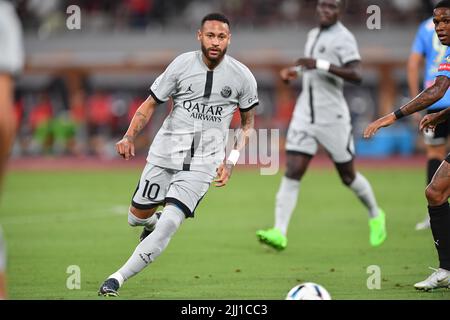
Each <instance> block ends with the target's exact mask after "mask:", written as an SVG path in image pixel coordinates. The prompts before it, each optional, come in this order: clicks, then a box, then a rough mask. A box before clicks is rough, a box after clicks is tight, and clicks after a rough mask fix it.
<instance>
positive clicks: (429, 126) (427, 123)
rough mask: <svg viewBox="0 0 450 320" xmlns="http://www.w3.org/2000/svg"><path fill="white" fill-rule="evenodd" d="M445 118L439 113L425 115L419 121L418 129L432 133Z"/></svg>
mask: <svg viewBox="0 0 450 320" xmlns="http://www.w3.org/2000/svg"><path fill="white" fill-rule="evenodd" d="M445 120H446V117H445V116H443V115H442V114H441V113H440V112H437V113H431V114H427V115H426V116H424V117H423V118H422V120H420V124H419V129H420V131H423V130H431V131H434V129H436V125H438V124H439V123H441V122H444V121H445Z"/></svg>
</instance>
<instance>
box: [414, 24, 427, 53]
mask: <svg viewBox="0 0 450 320" xmlns="http://www.w3.org/2000/svg"><path fill="white" fill-rule="evenodd" d="M425 32H426V30H425V25H424V24H421V25H420V27H419V28H418V29H417V33H416V37H415V38H414V42H413V44H412V47H411V52H412V53H418V54H421V55H425V53H426V49H427V45H426V34H425Z"/></svg>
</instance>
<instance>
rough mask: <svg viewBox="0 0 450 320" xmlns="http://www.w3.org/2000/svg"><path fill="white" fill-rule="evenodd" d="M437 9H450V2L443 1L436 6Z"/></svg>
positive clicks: (449, 0) (447, 0) (448, 0)
mask: <svg viewBox="0 0 450 320" xmlns="http://www.w3.org/2000/svg"><path fill="white" fill-rule="evenodd" d="M437 8H450V0H441V1H439V2H438V3H436V5H435V6H434V9H437Z"/></svg>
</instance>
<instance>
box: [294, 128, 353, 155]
mask: <svg viewBox="0 0 450 320" xmlns="http://www.w3.org/2000/svg"><path fill="white" fill-rule="evenodd" d="M319 143H320V144H321V145H322V146H323V147H324V148H325V150H326V151H327V152H328V154H329V155H330V157H331V159H332V160H333V161H334V162H335V163H345V162H349V161H351V160H352V159H353V157H354V153H355V145H354V142H353V134H352V126H351V124H347V123H334V124H326V125H323V124H314V123H308V122H305V121H295V122H294V121H291V123H290V125H289V130H288V133H287V139H286V151H291V152H299V153H304V154H307V155H310V156H314V155H315V154H316V152H317V149H318V144H319Z"/></svg>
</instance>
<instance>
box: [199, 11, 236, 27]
mask: <svg viewBox="0 0 450 320" xmlns="http://www.w3.org/2000/svg"><path fill="white" fill-rule="evenodd" d="M206 21H220V22H223V23H226V24H227V25H228V27H230V20H228V18H227V17H225V16H224V15H223V14H221V13H216V12H215V13H209V14H207V15H206V16H204V17H203V19H202V24H201V26H202V27H203V25H204V24H205V22H206Z"/></svg>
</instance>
